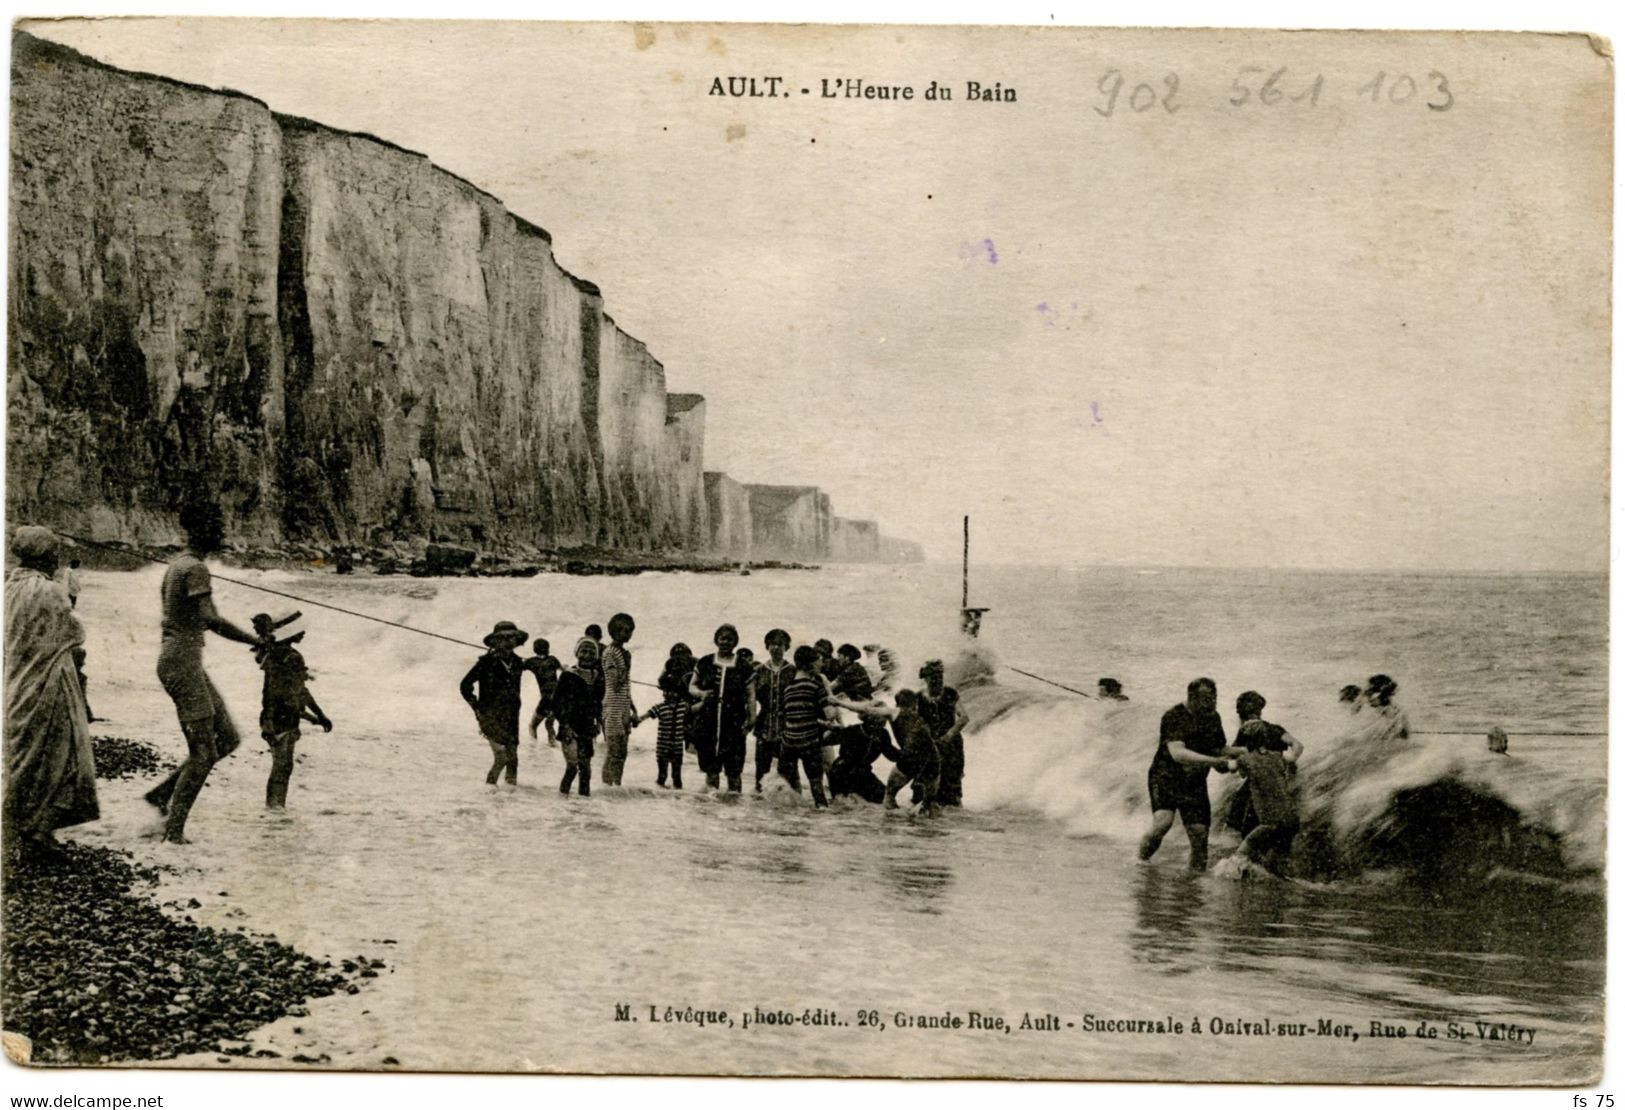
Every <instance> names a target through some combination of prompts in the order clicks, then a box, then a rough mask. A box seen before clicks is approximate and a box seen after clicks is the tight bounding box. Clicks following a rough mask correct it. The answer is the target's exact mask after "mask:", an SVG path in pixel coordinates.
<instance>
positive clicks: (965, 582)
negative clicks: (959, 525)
mask: <svg viewBox="0 0 1625 1110" xmlns="http://www.w3.org/2000/svg"><path fill="white" fill-rule="evenodd" d="M959 607H960V608H961V609H969V608H970V516H969V515H967V516H966V517H965V556H964V562H963V563H962V564H961V570H960V579H959Z"/></svg>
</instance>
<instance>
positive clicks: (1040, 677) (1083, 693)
mask: <svg viewBox="0 0 1625 1110" xmlns="http://www.w3.org/2000/svg"><path fill="white" fill-rule="evenodd" d="M1004 669H1005V670H1007V671H1015V672H1016V673H1017V674H1022V675H1026V676H1027V677H1028V678H1034V679H1037V680H1038V681H1039V682H1043V683H1047V684H1048V685H1050V686H1055V687H1058V688H1059V689H1062V690H1065V691H1067V692H1068V693H1071V694H1077V695H1078V696H1079V697H1085V698H1088V699H1089V700H1090V701H1093V700H1095V696H1094V695H1093V694H1091V693H1088V692H1087V691H1085V690H1079V689H1078V688H1077V687H1075V686H1065V685H1062V684H1061V683H1059V682H1051V681H1050V680H1049V679H1047V678H1045V677H1044V676H1043V675H1036V674H1033V673H1032V672H1031V671H1024V670H1022V669H1021V668H1020V667H1012V666H1010V664H1008V663H1006V664H1005V665H1004Z"/></svg>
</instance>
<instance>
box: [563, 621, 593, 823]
mask: <svg viewBox="0 0 1625 1110" xmlns="http://www.w3.org/2000/svg"><path fill="white" fill-rule="evenodd" d="M602 682H603V679H602V676H601V675H600V674H599V671H598V642H597V641H596V640H593V639H591V638H590V637H587V636H583V637H582V638H581V639H580V640H578V641H576V665H575V666H573V667H571V668H569V669H568V670H566V671H565V672H564V673H563V674H561V675H560V676H559V688H558V691H557V692H556V693H555V694H554V695H553V716H554V718H555V719H556V720H557V721H558V723H559V743H560V745H562V746H563V748H564V764H565V766H564V778H563V779H562V780H561V781H560V782H559V793H560V794H568V793H569V792H570V784H571V783H573V782H575V781H576V776H577V775H579V776H580V779H581V796H582V797H583V798H585V797H587V796H588V795H589V794H591V793H592V755H593V743H592V742H593V738H594V737H596V736H597V735H598V726H599V720H600V715H601V714H602V713H603V708H604V700H603V695H602V694H601V693H600V691H601V689H602Z"/></svg>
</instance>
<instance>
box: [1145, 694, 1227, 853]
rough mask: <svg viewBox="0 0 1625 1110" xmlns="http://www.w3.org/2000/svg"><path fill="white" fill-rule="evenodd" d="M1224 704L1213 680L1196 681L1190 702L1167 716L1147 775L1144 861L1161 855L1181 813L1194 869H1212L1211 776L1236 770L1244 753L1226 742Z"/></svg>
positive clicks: (1172, 710) (1169, 711)
mask: <svg viewBox="0 0 1625 1110" xmlns="http://www.w3.org/2000/svg"><path fill="white" fill-rule="evenodd" d="M1218 700H1219V688H1218V685H1217V684H1216V683H1215V682H1214V681H1213V680H1212V679H1211V678H1198V679H1193V680H1192V681H1191V683H1190V685H1189V686H1187V687H1186V689H1185V700H1184V701H1183V702H1180V703H1179V704H1178V705H1176V706H1174V707H1173V708H1172V709H1170V710H1168V711H1167V712H1166V713H1164V714H1163V715H1162V727H1161V731H1160V735H1159V736H1158V739H1157V754H1156V757H1155V758H1154V759H1152V761H1151V770H1150V771H1149V772H1148V774H1147V775H1146V785H1147V787H1148V788H1149V791H1150V794H1151V828H1150V829H1149V830H1148V831H1147V832H1146V834H1145V836H1144V837H1143V838H1142V839H1141V840H1140V858H1141V859H1142V860H1148V859H1150V858H1151V857H1152V856H1154V855H1156V854H1157V849H1158V848H1160V847H1161V846H1162V838H1163V837H1165V836H1167V835H1168V830H1169V829H1171V828H1173V824H1174V814H1176V813H1177V814H1179V818H1180V820H1181V821H1182V822H1184V825H1185V837H1186V839H1188V840H1189V841H1190V846H1191V857H1190V867H1191V870H1192V871H1206V870H1207V830H1208V825H1209V824H1210V823H1211V822H1212V807H1211V805H1210V804H1209V802H1208V796H1207V773H1208V771H1210V770H1212V769H1213V768H1218V769H1219V770H1220V771H1228V770H1230V756H1232V755H1236V754H1240V753H1239V750H1238V749H1231V748H1230V747H1229V746H1228V745H1227V744H1226V742H1225V737H1224V722H1223V721H1221V720H1220V719H1219V714H1218V710H1217V709H1216V708H1215V707H1216V706H1217V704H1218Z"/></svg>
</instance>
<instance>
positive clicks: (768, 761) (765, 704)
mask: <svg viewBox="0 0 1625 1110" xmlns="http://www.w3.org/2000/svg"><path fill="white" fill-rule="evenodd" d="M763 643H765V644H766V646H767V659H766V660H764V661H763V662H761V663H759V664H757V666H756V683H755V694H756V792H757V793H761V790H762V779H764V778H765V777H766V776H767V773H768V771H770V770H772V769H773V763H774V761H775V760H777V759H779V758H780V751H781V745H782V744H783V742H784V690H785V687H786V686H788V685H789V684H790V680H791V679H792V678H793V677H794V676H795V673H796V665H795V664H794V663H792V662H790V660H788V659H786V658H785V657H784V653H785V652H786V651H788V650H789V648H790V634H789V633H788V632H786V631H785V630H784V629H782V628H775V629H773V631H771V632H769V633H768V634H767V636H766V638H765V639H764V640H763ZM817 660H818V653H817V652H816V651H815V652H813V663H814V664H816V663H817ZM814 754H815V755H816V754H817V751H816V746H815V749H814Z"/></svg>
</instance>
